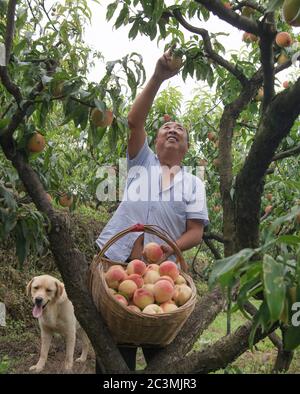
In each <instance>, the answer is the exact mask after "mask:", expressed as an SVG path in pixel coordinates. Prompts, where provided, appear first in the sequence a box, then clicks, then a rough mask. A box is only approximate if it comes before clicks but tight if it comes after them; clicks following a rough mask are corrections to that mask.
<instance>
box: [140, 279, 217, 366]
mask: <svg viewBox="0 0 300 394" xmlns="http://www.w3.org/2000/svg"><path fill="white" fill-rule="evenodd" d="M223 305H224V297H223V294H222V291H221V290H220V289H219V288H217V287H216V288H215V289H213V290H212V291H211V292H209V293H207V294H205V295H204V296H203V297H202V298H201V299H200V301H197V303H196V306H195V309H194V311H193V313H192V314H191V316H190V317H189V318H188V320H187V322H186V323H185V324H184V326H183V328H182V329H181V331H180V332H179V334H178V335H177V337H176V338H175V339H174V341H173V342H172V343H171V344H170V345H168V346H167V347H165V348H164V349H162V350H161V351H160V352H159V353H158V354H157V355H156V356H155V357H154V358H153V359H152V360H151V362H150V363H149V364H148V365H147V368H146V369H145V371H148V372H150V371H151V373H152V372H153V373H159V371H158V370H157V369H158V368H160V366H162V365H167V364H169V363H172V364H173V363H175V364H177V362H178V360H180V359H181V358H182V357H183V356H184V355H185V354H187V353H188V352H189V351H190V350H191V349H192V347H193V345H194V342H195V339H197V338H199V336H200V335H201V334H202V333H203V331H204V330H205V329H206V328H207V327H208V326H209V325H210V324H211V323H212V322H213V321H214V319H215V318H216V316H217V315H218V314H219V312H221V310H222V308H223ZM172 368H173V366H172Z"/></svg>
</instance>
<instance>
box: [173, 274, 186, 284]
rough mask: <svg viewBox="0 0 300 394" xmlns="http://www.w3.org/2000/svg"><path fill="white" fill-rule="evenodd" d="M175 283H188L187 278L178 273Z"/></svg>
mask: <svg viewBox="0 0 300 394" xmlns="http://www.w3.org/2000/svg"><path fill="white" fill-rule="evenodd" d="M175 284H176V285H183V284H184V285H185V284H186V280H185V278H184V277H183V276H182V275H178V276H177V278H176V279H175Z"/></svg>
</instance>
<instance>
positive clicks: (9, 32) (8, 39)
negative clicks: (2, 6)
mask: <svg viewBox="0 0 300 394" xmlns="http://www.w3.org/2000/svg"><path fill="white" fill-rule="evenodd" d="M16 4H17V0H9V3H8V9H7V18H6V32H5V66H0V78H1V82H2V83H3V85H4V86H5V88H6V90H7V91H8V92H9V93H10V94H11V95H12V96H13V97H14V98H15V99H16V102H17V103H18V104H20V102H21V101H22V94H21V91H20V89H19V87H18V86H17V85H15V84H14V83H13V82H12V81H11V79H10V77H9V75H8V72H7V66H8V64H9V59H10V53H11V47H12V43H13V37H14V30H15V10H16Z"/></svg>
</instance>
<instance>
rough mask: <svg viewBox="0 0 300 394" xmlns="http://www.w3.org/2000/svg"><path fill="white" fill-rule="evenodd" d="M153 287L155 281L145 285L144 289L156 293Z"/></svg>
mask: <svg viewBox="0 0 300 394" xmlns="http://www.w3.org/2000/svg"><path fill="white" fill-rule="evenodd" d="M153 288H154V283H146V284H145V285H144V286H143V289H146V290H149V291H150V292H151V293H152V294H153V295H154V293H153Z"/></svg>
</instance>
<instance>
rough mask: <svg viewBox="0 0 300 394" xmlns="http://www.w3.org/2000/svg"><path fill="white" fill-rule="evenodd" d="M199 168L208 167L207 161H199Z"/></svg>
mask: <svg viewBox="0 0 300 394" xmlns="http://www.w3.org/2000/svg"><path fill="white" fill-rule="evenodd" d="M199 166H200V167H206V166H207V160H205V159H199Z"/></svg>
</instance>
